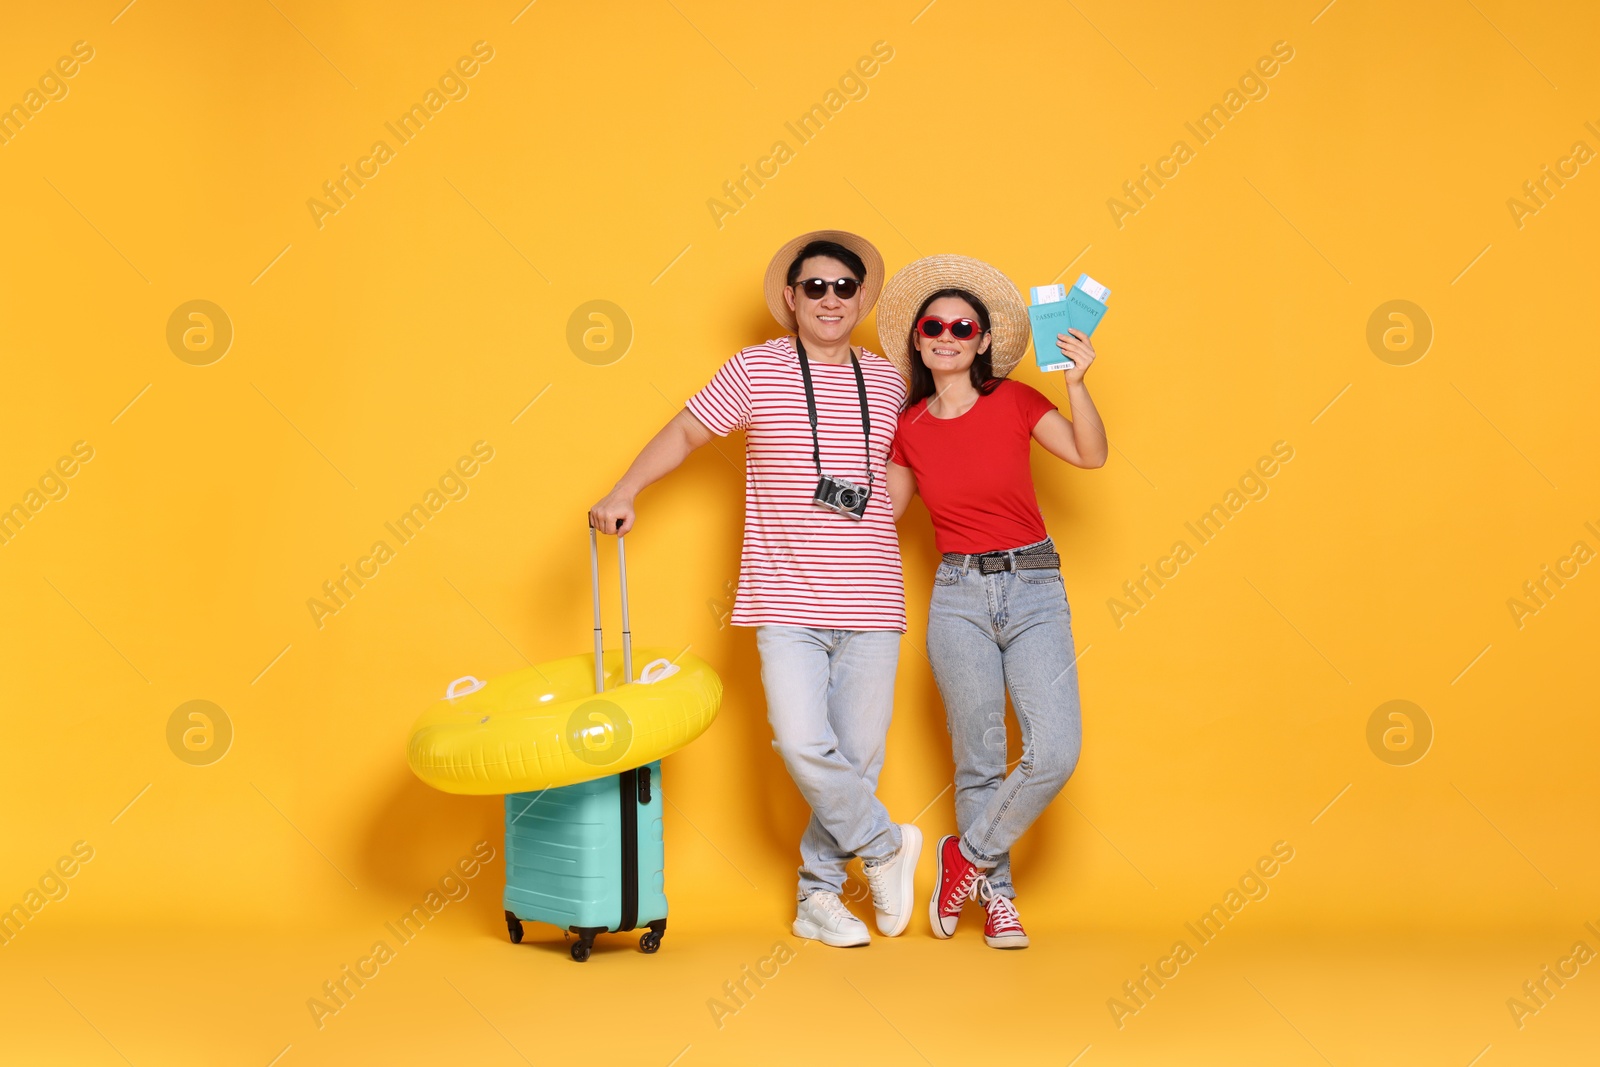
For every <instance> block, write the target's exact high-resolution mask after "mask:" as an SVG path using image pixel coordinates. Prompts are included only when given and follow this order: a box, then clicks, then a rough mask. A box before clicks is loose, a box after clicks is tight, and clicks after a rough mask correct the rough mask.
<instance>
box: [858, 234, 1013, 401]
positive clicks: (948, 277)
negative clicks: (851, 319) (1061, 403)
mask: <svg viewBox="0 0 1600 1067" xmlns="http://www.w3.org/2000/svg"><path fill="white" fill-rule="evenodd" d="M940 289H965V290H966V291H967V292H969V293H971V294H972V295H974V296H976V297H977V298H978V299H979V300H982V301H983V302H984V304H985V305H986V306H987V307H988V308H989V332H990V335H991V339H990V342H989V359H990V362H991V364H992V365H993V366H994V374H995V377H997V378H1004V377H1005V376H1006V375H1008V374H1010V373H1011V371H1012V369H1013V368H1015V367H1016V365H1017V362H1018V361H1019V360H1021V359H1022V354H1023V353H1024V352H1026V351H1027V350H1028V337H1029V335H1030V330H1029V327H1028V307H1027V305H1026V304H1024V303H1023V302H1022V294H1021V293H1020V292H1018V291H1017V287H1016V286H1015V285H1013V284H1011V279H1010V278H1007V277H1006V276H1005V275H1004V274H1001V273H1000V272H999V271H998V270H996V269H995V268H993V267H991V266H989V264H987V263H985V262H983V260H981V259H973V258H972V257H971V256H926V257H924V258H922V259H919V260H917V261H916V262H915V263H908V264H907V265H906V266H904V267H902V268H900V270H898V271H896V272H895V276H894V277H893V278H890V279H889V284H888V285H887V286H885V287H884V290H883V306H882V307H880V308H879V309H878V340H879V342H880V343H881V344H882V345H883V354H884V355H885V356H887V357H888V358H889V361H890V362H891V363H893V364H894V365H895V366H896V367H898V368H899V370H900V374H901V376H902V377H904V378H906V379H910V377H911V360H912V359H913V358H920V357H915V356H914V355H913V353H912V351H911V317H912V316H913V315H915V314H916V313H917V309H918V308H920V307H922V302H923V301H924V300H926V299H928V297H929V296H930V295H932V294H933V293H937V292H938V291H939V290H940Z"/></svg>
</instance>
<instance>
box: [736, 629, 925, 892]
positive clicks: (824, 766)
mask: <svg viewBox="0 0 1600 1067" xmlns="http://www.w3.org/2000/svg"><path fill="white" fill-rule="evenodd" d="M756 648H757V650H759V651H760V653H761V684H762V685H763V686H764V687H765V688H766V691H767V721H768V722H770V723H771V724H772V747H773V748H774V749H776V750H777V752H778V755H779V756H781V757H783V763H784V766H785V767H787V768H788V769H789V777H791V778H793V779H794V784H795V785H796V786H798V787H799V789H800V795H801V796H803V797H805V799H806V803H807V804H810V805H811V821H810V823H809V824H808V825H807V826H806V832H805V834H804V835H803V836H802V837H801V838H800V890H799V894H798V898H799V899H800V900H804V899H805V898H806V897H807V896H808V895H810V894H811V893H815V892H819V891H826V892H829V893H840V892H843V891H844V880H845V869H844V865H845V863H847V862H848V861H849V859H850V857H851V856H860V857H861V858H862V859H863V860H866V861H868V862H872V863H876V862H878V861H880V860H886V859H888V858H889V857H891V856H893V855H894V854H895V853H896V852H898V851H899V850H900V828H899V827H898V826H896V825H895V824H894V821H893V820H892V819H890V818H889V811H888V809H887V808H885V807H884V806H883V804H882V802H881V801H879V800H878V797H877V789H878V772H879V771H880V770H882V769H883V756H884V749H885V747H886V743H887V738H888V734H889V719H890V717H891V716H892V715H893V713H894V673H895V667H896V665H897V663H898V662H899V659H900V632H899V631H898V630H819V629H814V628H811V627H805V626H762V627H759V628H757V630H756Z"/></svg>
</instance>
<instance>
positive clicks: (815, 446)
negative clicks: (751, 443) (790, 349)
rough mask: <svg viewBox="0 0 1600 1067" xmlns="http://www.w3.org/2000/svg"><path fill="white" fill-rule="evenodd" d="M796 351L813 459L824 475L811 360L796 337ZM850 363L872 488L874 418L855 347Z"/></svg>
mask: <svg viewBox="0 0 1600 1067" xmlns="http://www.w3.org/2000/svg"><path fill="white" fill-rule="evenodd" d="M794 348H795V351H796V352H798V353H800V377H801V378H802V379H804V381H805V383H806V415H807V416H808V417H809V418H810V419H811V460H812V462H813V463H815V464H816V465H817V477H818V478H820V477H822V439H821V438H820V437H818V436H817V397H816V394H815V393H814V392H813V391H812V389H811V361H810V360H808V359H807V358H806V346H805V345H803V344H801V343H800V338H799V336H798V335H796V336H795V339H794ZM850 365H851V366H852V367H854V368H855V371H856V396H857V397H858V398H859V399H860V401H861V435H862V437H863V438H864V439H865V441H866V447H865V449H864V451H865V452H866V456H867V489H868V490H871V488H872V418H871V416H869V415H868V414H867V379H866V376H865V375H864V374H862V373H861V361H860V360H859V359H857V358H856V352H855V349H853V348H852V349H851V350H850Z"/></svg>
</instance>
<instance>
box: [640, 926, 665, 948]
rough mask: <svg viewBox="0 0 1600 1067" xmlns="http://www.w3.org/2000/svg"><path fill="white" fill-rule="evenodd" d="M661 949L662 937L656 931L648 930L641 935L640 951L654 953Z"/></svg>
mask: <svg viewBox="0 0 1600 1067" xmlns="http://www.w3.org/2000/svg"><path fill="white" fill-rule="evenodd" d="M660 947H661V935H660V934H658V933H656V932H655V931H654V930H647V931H645V932H644V933H642V934H640V935H639V951H641V952H654V951H655V950H656V949H658V948H660Z"/></svg>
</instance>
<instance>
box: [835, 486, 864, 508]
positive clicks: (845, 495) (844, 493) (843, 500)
mask: <svg viewBox="0 0 1600 1067" xmlns="http://www.w3.org/2000/svg"><path fill="white" fill-rule="evenodd" d="M858 503H860V501H858V500H857V499H856V494H855V493H854V492H853V491H852V490H849V489H841V490H839V505H840V506H841V507H846V508H853V507H855V506H856V505H857V504H858Z"/></svg>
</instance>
